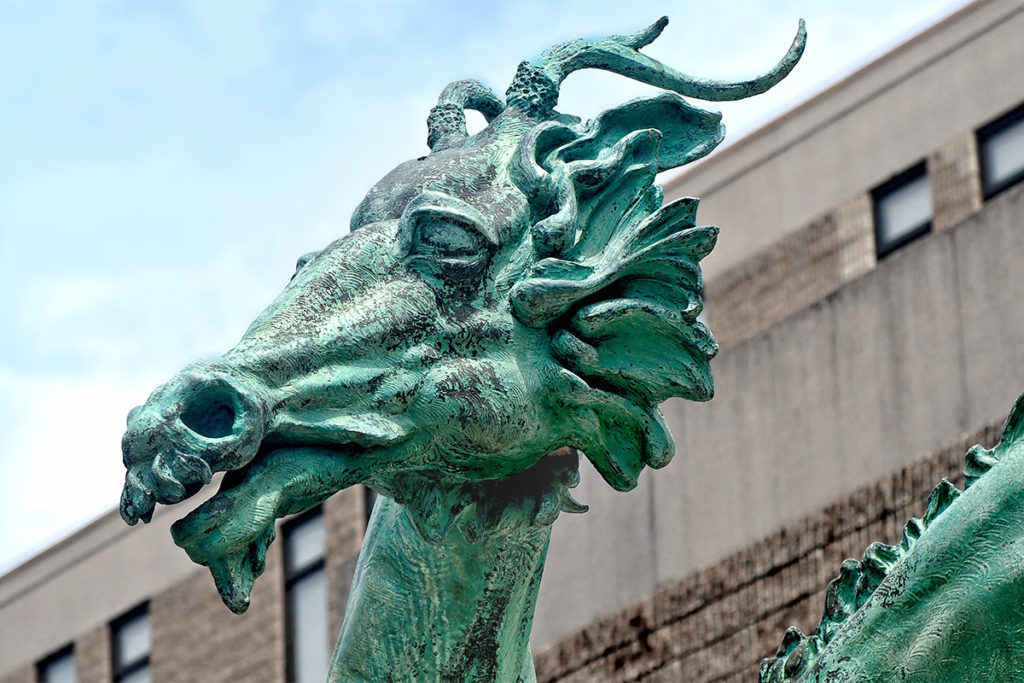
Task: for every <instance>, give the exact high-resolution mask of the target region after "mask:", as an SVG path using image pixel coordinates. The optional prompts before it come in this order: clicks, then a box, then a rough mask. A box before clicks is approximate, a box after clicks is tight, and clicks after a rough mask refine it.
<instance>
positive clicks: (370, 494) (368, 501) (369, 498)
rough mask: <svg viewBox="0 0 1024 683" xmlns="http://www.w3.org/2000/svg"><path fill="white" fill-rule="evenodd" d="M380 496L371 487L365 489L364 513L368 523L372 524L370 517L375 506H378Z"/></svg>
mask: <svg viewBox="0 0 1024 683" xmlns="http://www.w3.org/2000/svg"><path fill="white" fill-rule="evenodd" d="M378 495H379V494H378V493H377V492H376V491H374V490H373V489H371V488H370V487H369V486H364V487H363V513H364V518H365V520H366V523H367V524H369V523H370V515H371V514H373V506H374V505H376V504H377V496H378Z"/></svg>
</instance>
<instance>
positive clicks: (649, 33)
mask: <svg viewBox="0 0 1024 683" xmlns="http://www.w3.org/2000/svg"><path fill="white" fill-rule="evenodd" d="M666 26H668V17H661V18H660V19H658V20H657V21H656V22H654V23H653V24H651V25H650V26H648V27H647V28H645V29H641V30H640V31H637V32H636V33H634V34H633V35H631V36H627V38H626V41H625V42H626V43H627V44H628V45H629V47H631V48H633V49H634V50H639V49H640V48H642V47H644V46H645V45H650V44H651V43H653V42H654V41H655V39H656V38H657V37H658V36H660V35H661V32H662V31H664V30H665V27H666Z"/></svg>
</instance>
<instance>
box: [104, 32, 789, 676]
mask: <svg viewBox="0 0 1024 683" xmlns="http://www.w3.org/2000/svg"><path fill="white" fill-rule="evenodd" d="M666 23H667V20H665V19H662V20H660V21H658V22H656V23H655V24H654V25H652V26H651V27H649V28H647V29H645V30H644V31H641V32H639V33H637V34H634V35H631V36H616V37H611V38H606V39H601V40H578V41H572V42H569V43H565V44H563V45H559V46H556V47H554V48H551V49H550V50H548V51H547V52H545V53H544V54H543V55H541V57H539V58H537V59H535V60H532V61H529V62H523V63H522V64H520V65H519V69H518V71H517V73H516V76H515V79H514V81H513V83H512V85H511V86H510V88H509V89H508V92H507V99H506V102H505V103H502V101H501V99H500V98H498V97H497V96H496V95H495V94H494V93H493V92H491V91H490V90H489V89H488V88H486V87H485V86H483V85H481V84H480V83H477V82H475V81H460V82H456V83H453V84H451V85H449V86H448V87H447V88H445V90H444V91H443V93H442V94H441V97H440V99H439V102H438V105H437V106H436V107H434V109H433V110H432V111H431V112H430V115H429V118H428V138H427V140H428V144H429V146H430V147H431V152H430V154H429V155H428V156H426V157H423V158H421V159H416V160H413V161H408V162H405V163H403V164H401V165H400V166H398V167H397V168H395V169H394V170H393V171H392V172H391V173H389V174H388V175H387V176H386V177H385V178H383V179H382V180H381V181H379V182H378V183H377V184H376V185H374V187H373V188H372V189H371V190H370V191H369V193H368V194H367V195H366V197H365V199H364V200H363V201H362V203H361V204H360V205H359V207H358V208H357V209H356V210H355V212H354V215H353V217H352V226H351V227H352V232H351V234H349V235H348V236H346V237H344V238H342V239H340V240H338V241H336V242H334V243H332V244H330V245H328V246H327V247H326V248H324V249H323V250H322V251H320V252H318V253H315V254H311V255H309V256H307V257H304V258H303V259H300V261H299V264H298V268H297V270H296V273H295V275H294V276H293V278H292V280H291V282H290V283H289V284H288V286H287V287H286V288H285V290H284V291H283V292H282V294H281V295H280V296H279V297H278V298H277V300H276V301H274V302H273V303H272V304H271V305H270V307H269V308H267V310H266V311H265V312H264V313H263V314H262V315H261V316H260V317H259V318H258V319H257V320H256V321H255V322H254V323H253V324H252V326H251V327H250V328H249V330H248V331H247V332H246V333H245V336H244V337H243V338H242V340H241V342H240V343H239V344H238V345H237V346H236V347H235V348H234V349H232V350H231V351H229V352H228V353H227V354H225V355H224V356H223V358H221V359H220V360H219V361H216V362H213V363H197V364H194V365H192V366H189V367H188V368H186V369H185V370H183V371H182V372H181V373H179V374H178V375H176V376H175V377H174V378H173V379H171V380H170V381H169V382H168V383H167V384H165V385H164V386H162V387H160V388H159V389H157V390H156V391H155V392H154V393H153V394H152V396H150V398H149V400H148V401H147V402H146V403H145V405H143V406H141V407H139V408H136V409H135V410H133V411H132V413H131V414H130V415H129V419H128V430H127V432H126V434H125V437H124V441H123V453H124V463H125V466H126V467H127V470H128V472H127V476H126V482H125V487H124V492H123V496H122V501H121V511H122V515H123V516H124V518H125V520H126V521H127V522H128V523H130V524H134V523H135V522H136V521H138V520H139V519H142V520H144V521H145V520H148V519H149V517H150V515H151V514H152V511H153V507H154V505H155V504H156V503H176V502H178V501H181V500H183V499H185V498H186V497H188V496H190V495H192V494H194V493H195V492H196V491H197V490H198V489H199V488H200V487H201V486H202V485H203V484H205V483H208V482H209V481H210V479H211V476H212V475H213V473H215V472H219V471H223V472H226V475H225V477H224V479H223V483H222V485H221V490H220V491H219V492H218V493H217V494H216V495H215V496H214V497H213V498H211V499H210V500H209V501H207V502H206V503H204V504H203V505H201V506H200V507H199V508H198V509H197V510H196V511H194V512H193V513H191V514H190V515H189V516H187V517H186V518H185V519H183V520H181V521H179V522H177V523H176V524H175V525H174V528H173V534H174V539H175V542H176V543H178V544H179V545H180V546H182V547H183V548H184V549H185V550H186V551H187V552H188V553H189V556H190V557H191V558H192V559H193V560H195V561H196V562H199V563H201V564H204V565H206V566H208V567H209V568H210V570H211V572H212V573H213V576H214V579H215V580H216V583H217V587H218V589H219V590H220V593H221V595H222V596H223V598H224V601H225V603H226V604H227V605H228V606H229V607H230V608H231V609H232V610H235V611H238V612H240V611H243V610H244V609H245V608H246V607H247V606H248V599H249V591H250V589H251V586H252V582H253V581H254V580H255V578H256V577H257V576H258V575H259V574H260V573H261V572H262V570H263V565H264V558H265V553H266V549H267V546H268V545H269V544H270V542H271V541H272V540H273V537H274V521H275V520H276V519H278V518H280V517H282V516H285V515H288V514H292V513H296V512H300V511H302V510H304V509H307V508H309V507H311V506H313V505H315V504H317V503H319V502H320V501H322V500H324V499H325V498H327V497H328V496H330V495H331V494H333V493H335V492H336V491H338V490H340V489H342V488H345V487H348V486H351V485H353V484H357V483H361V484H365V485H368V486H370V487H372V488H374V489H375V490H377V491H378V492H380V493H381V494H382V495H383V496H384V497H383V498H382V499H381V501H380V502H379V503H378V505H377V508H376V510H375V512H374V515H373V519H372V520H371V523H370V527H369V529H368V532H367V538H366V541H365V543H364V548H363V552H362V554H361V557H360V565H359V568H358V569H357V573H356V584H355V587H354V588H353V593H352V597H351V598H350V600H349V603H348V604H349V607H348V612H347V614H346V619H345V626H344V629H343V633H342V637H341V640H340V641H339V644H338V648H337V650H336V651H335V655H334V660H333V663H332V673H331V677H332V679H336V680H353V679H355V680H412V679H427V680H435V679H445V680H448V679H459V680H465V679H469V680H496V679H497V680H516V679H521V680H527V679H531V678H532V677H533V668H532V661H531V659H530V656H529V647H528V636H529V630H530V624H531V621H532V616H533V606H534V603H535V600H536V591H537V587H538V585H539V579H540V573H541V570H542V568H543V561H544V553H545V551H546V547H547V540H548V536H549V533H550V525H551V523H552V522H553V521H554V519H555V518H556V517H557V515H558V514H559V512H560V511H562V510H568V511H573V512H579V511H582V510H584V509H585V508H583V507H582V506H580V505H579V504H578V503H576V502H575V501H573V500H572V498H571V497H570V496H569V493H568V489H569V487H571V486H573V485H575V483H576V481H577V480H578V471H577V465H578V463H577V459H576V455H575V452H574V451H565V450H560V449H564V447H566V446H571V447H575V448H577V449H579V450H580V451H582V452H583V453H584V454H585V455H586V457H587V458H589V459H590V460H591V462H592V463H593V464H594V466H595V467H596V468H597V470H598V471H599V472H600V473H601V475H602V476H603V477H604V478H605V479H606V480H607V481H608V483H609V484H611V485H612V486H614V487H615V488H616V489H619V490H628V489H630V488H632V487H634V486H635V485H636V482H637V476H638V475H639V473H640V471H641V470H642V468H643V467H644V466H645V465H648V466H651V467H661V466H663V465H665V464H666V463H667V462H668V461H669V459H670V458H671V457H672V454H673V451H674V447H673V443H672V438H671V435H670V434H669V432H668V429H667V428H666V426H665V424H664V422H663V420H662V417H661V413H660V412H659V410H658V408H657V405H658V403H660V402H661V401H664V400H665V399H667V398H669V397H671V396H681V397H685V398H690V399H694V400H707V399H709V398H710V397H711V395H712V391H713V388H712V387H713V384H712V379H711V373H710V369H709V366H708V361H709V360H710V359H711V358H712V357H713V356H714V355H715V352H716V351H717V345H716V343H715V341H714V339H713V337H712V336H711V333H710V332H709V331H708V330H707V328H705V327H704V326H703V325H702V324H701V323H700V322H698V321H697V316H698V314H699V313H700V311H701V305H702V304H701V298H700V294H701V290H702V283H701V273H700V267H699V261H700V260H701V259H702V258H703V257H704V256H706V255H707V254H708V253H709V252H710V251H711V249H712V247H713V246H714V243H715V239H716V236H717V228H714V227H698V226H697V225H696V209H697V200H695V199H681V200H678V201H675V202H672V203H671V204H668V205H665V206H663V196H662V191H661V188H660V187H658V186H656V185H654V177H655V174H656V173H657V172H659V171H663V170H666V169H671V168H676V167H678V166H681V165H683V164H686V163H689V162H690V161H693V160H694V159H698V158H700V157H702V156H704V155H705V154H707V153H708V152H710V151H711V150H712V149H714V147H715V146H716V145H718V143H719V142H721V140H722V137H723V134H724V129H723V128H722V126H721V124H720V116H719V115H718V114H715V113H711V112H707V111H704V110H701V109H698V108H695V107H693V106H691V105H690V104H688V103H687V102H686V101H685V100H683V98H682V97H680V94H681V95H687V96H691V97H695V98H699V99H705V100H732V99H740V98H744V97H749V96H752V95H755V94H758V93H760V92H763V91H765V90H767V89H768V88H770V87H771V86H773V85H774V84H776V83H777V82H778V81H780V80H781V79H782V78H783V77H785V76H786V74H787V73H789V71H790V70H791V69H792V68H793V66H794V65H795V64H796V62H797V60H798V59H799V57H800V54H801V52H802V50H803V45H804V40H805V33H804V28H803V24H802V23H801V26H800V30H799V32H798V34H797V38H796V40H795V41H794V44H793V46H792V48H791V49H790V51H789V52H788V53H787V54H786V56H785V57H784V59H783V60H782V61H781V62H780V63H779V64H778V65H777V66H776V67H775V68H774V69H773V70H772V71H770V72H769V73H768V74H766V75H765V76H763V77H760V78H757V79H753V80H750V81H747V82H740V83H722V82H714V81H705V80H700V79H696V78H693V77H690V76H687V75H685V74H682V73H679V72H676V71H674V70H672V69H670V68H668V67H666V66H664V65H662V64H660V63H658V62H656V61H655V60H653V59H651V58H649V57H647V56H646V55H644V54H642V53H641V52H639V49H640V48H642V47H643V46H645V45H647V44H648V43H650V42H651V41H652V40H654V39H655V38H656V37H657V36H658V35H659V34H660V33H661V31H662V29H663V28H664V27H665V25H666ZM584 68H599V69H604V70H608V71H612V72H615V73H619V74H622V75H625V76H628V77H630V78H633V79H636V80H639V81H642V82H645V83H649V84H652V85H655V86H657V87H659V88H662V89H664V90H666V91H670V92H665V93H662V94H660V95H658V96H655V97H652V98H648V99H642V100H636V101H632V102H629V103H626V104H624V105H622V106H620V107H616V108H614V109H612V110H610V111H606V112H604V113H603V114H601V115H600V116H599V117H597V118H596V119H595V120H593V121H590V122H586V123H584V122H581V121H580V120H579V119H577V118H575V117H572V116H568V115H565V114H561V113H558V112H557V111H556V110H555V105H556V103H557V99H558V89H559V85H560V83H561V82H562V80H563V79H564V78H565V77H566V76H567V75H568V74H570V73H572V72H573V71H576V70H579V69H584ZM467 108H468V109H475V110H478V111H480V112H481V113H482V114H483V115H484V116H485V118H486V119H487V120H488V126H487V127H486V128H485V129H484V130H483V131H481V132H480V133H478V134H476V135H473V136H469V135H468V134H467V132H466V126H465V114H464V110H465V109H467ZM552 453H554V455H548V454H552ZM546 456H547V457H546Z"/></svg>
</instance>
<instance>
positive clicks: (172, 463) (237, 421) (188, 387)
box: [121, 363, 267, 524]
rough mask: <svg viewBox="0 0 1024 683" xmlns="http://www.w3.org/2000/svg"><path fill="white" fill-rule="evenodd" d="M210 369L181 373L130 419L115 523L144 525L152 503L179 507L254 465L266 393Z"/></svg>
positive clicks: (263, 423)
mask: <svg viewBox="0 0 1024 683" xmlns="http://www.w3.org/2000/svg"><path fill="white" fill-rule="evenodd" d="M256 384H257V383H256V382H254V381H252V380H250V379H248V378H241V377H238V376H235V375H233V374H232V373H229V372H227V371H226V370H224V369H223V368H218V367H216V366H214V365H212V364H209V363H197V364H195V365H192V366H190V367H188V368H186V369H185V370H184V371H182V372H181V373H179V374H178V375H177V376H176V377H175V378H174V379H172V380H171V381H170V382H168V383H167V384H165V385H164V386H162V387H160V388H159V389H157V390H156V391H155V392H154V393H153V395H152V396H150V397H149V400H147V401H146V403H145V404H144V405H142V406H139V407H137V408H134V409H133V410H132V411H131V412H130V413H129V414H128V429H127V431H126V432H125V435H124V438H123V439H122V441H121V450H122V454H123V459H124V465H125V467H126V468H127V470H128V471H127V473H126V475H125V483H124V489H123V491H122V493H121V516H122V517H123V518H124V520H125V521H126V522H128V523H129V524H134V523H136V522H137V521H138V520H140V519H141V520H143V521H146V522H148V521H149V520H150V518H151V517H152V514H153V508H154V506H155V505H156V503H177V502H179V501H181V500H184V499H185V498H188V497H189V496H192V495H193V494H195V493H196V492H197V491H198V490H199V489H200V488H202V486H203V485H204V484H207V483H209V482H210V479H211V477H212V476H213V473H214V472H221V471H226V470H232V469H237V468H239V467H242V466H244V465H246V464H247V463H248V462H249V461H251V460H252V458H253V457H255V455H256V452H257V451H258V449H259V446H260V443H261V441H262V440H263V437H264V435H265V434H266V431H267V407H266V406H267V401H266V399H265V397H264V394H265V393H266V392H265V390H263V391H261V390H260V389H259V388H257V387H256V386H255V385H256Z"/></svg>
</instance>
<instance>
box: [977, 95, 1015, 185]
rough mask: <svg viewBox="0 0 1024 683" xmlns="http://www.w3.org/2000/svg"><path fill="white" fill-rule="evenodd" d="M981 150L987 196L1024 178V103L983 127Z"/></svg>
mask: <svg viewBox="0 0 1024 683" xmlns="http://www.w3.org/2000/svg"><path fill="white" fill-rule="evenodd" d="M978 153H979V155H980V157H981V187H982V190H983V191H984V192H985V199H988V198H989V197H991V196H993V195H996V194H999V193H1000V192H1002V191H1003V190H1005V189H1006V188H1008V187H1010V186H1011V185H1016V184H1017V183H1019V182H1020V181H1021V180H1024V107H1019V108H1017V109H1015V110H1014V111H1011V112H1010V113H1009V114H1006V115H1005V116H1001V117H999V118H998V119H996V120H995V121H993V122H992V123H990V124H988V125H987V126H985V127H984V128H981V129H980V130H979V131H978Z"/></svg>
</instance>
